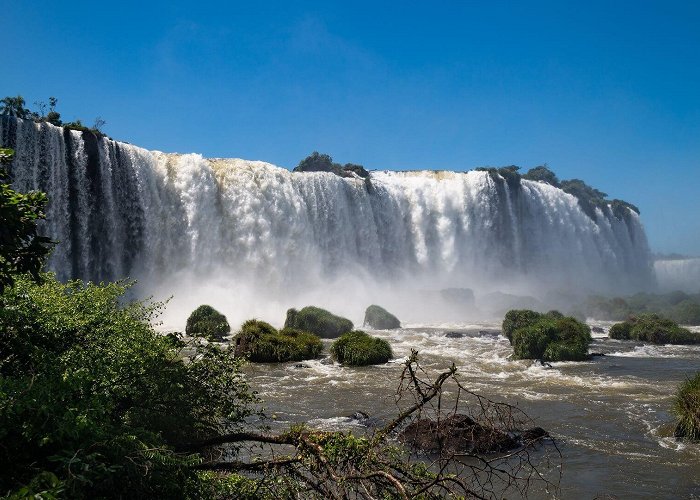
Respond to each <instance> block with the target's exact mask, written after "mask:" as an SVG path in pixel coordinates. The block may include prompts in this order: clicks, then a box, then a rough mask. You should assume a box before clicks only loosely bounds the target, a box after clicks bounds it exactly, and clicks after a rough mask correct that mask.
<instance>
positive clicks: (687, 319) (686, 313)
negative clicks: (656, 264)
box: [585, 291, 700, 325]
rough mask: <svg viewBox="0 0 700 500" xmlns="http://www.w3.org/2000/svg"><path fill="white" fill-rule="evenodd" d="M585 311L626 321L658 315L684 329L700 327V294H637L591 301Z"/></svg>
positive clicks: (605, 318)
mask: <svg viewBox="0 0 700 500" xmlns="http://www.w3.org/2000/svg"><path fill="white" fill-rule="evenodd" d="M585 309H586V312H587V314H588V315H589V316H591V317H594V318H597V319H603V320H609V321H624V320H625V319H627V318H629V317H630V316H637V315H640V314H658V315H660V316H663V317H665V318H668V319H671V320H673V321H675V322H676V323H680V324H682V325H700V294H688V293H685V292H681V291H675V292H670V293H665V294H652V293H638V294H635V295H632V296H629V297H624V298H623V297H613V298H608V297H602V296H599V295H594V296H591V297H588V299H587V300H586V303H585Z"/></svg>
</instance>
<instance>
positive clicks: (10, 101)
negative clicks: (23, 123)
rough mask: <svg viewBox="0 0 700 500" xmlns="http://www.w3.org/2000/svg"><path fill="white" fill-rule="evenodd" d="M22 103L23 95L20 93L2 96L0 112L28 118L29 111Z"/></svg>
mask: <svg viewBox="0 0 700 500" xmlns="http://www.w3.org/2000/svg"><path fill="white" fill-rule="evenodd" d="M24 105H25V102H24V97H22V96H21V95H18V96H15V97H11V96H8V97H4V98H3V99H2V100H0V114H3V115H7V116H14V117H15V118H22V119H24V118H28V117H29V114H30V111H29V110H28V109H27V108H25V107H24Z"/></svg>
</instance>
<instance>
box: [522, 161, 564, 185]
mask: <svg viewBox="0 0 700 500" xmlns="http://www.w3.org/2000/svg"><path fill="white" fill-rule="evenodd" d="M523 179H527V180H528V181H539V182H545V183H547V184H550V185H552V186H554V187H560V186H561V184H560V183H559V179H558V178H557V175H556V174H555V173H554V172H552V171H551V170H549V168H547V165H541V166H539V167H535V168H531V169H530V170H528V171H527V173H526V174H524V175H523Z"/></svg>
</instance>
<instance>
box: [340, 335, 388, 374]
mask: <svg viewBox="0 0 700 500" xmlns="http://www.w3.org/2000/svg"><path fill="white" fill-rule="evenodd" d="M331 353H332V354H333V357H334V358H335V359H336V360H338V362H339V363H342V364H344V365H350V366H366V365H379V364H382V363H386V362H388V361H389V360H390V359H391V358H392V356H393V353H392V352H391V346H389V343H388V342H387V341H386V340H383V339H379V338H377V337H372V336H370V335H368V334H366V333H365V332H362V331H360V330H356V331H353V332H349V333H345V334H343V335H341V336H340V338H339V339H338V340H336V341H335V342H333V345H331Z"/></svg>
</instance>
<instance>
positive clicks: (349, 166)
mask: <svg viewBox="0 0 700 500" xmlns="http://www.w3.org/2000/svg"><path fill="white" fill-rule="evenodd" d="M293 172H331V173H333V174H336V175H339V176H341V177H352V174H353V173H354V174H357V175H359V176H360V177H364V178H367V177H369V172H368V171H367V170H365V168H364V167H363V166H362V165H357V164H356V163H346V164H345V165H341V164H340V163H335V162H334V161H333V158H331V156H330V155H327V154H323V153H319V152H318V151H314V152H313V153H311V154H310V155H309V156H307V157H306V158H304V159H303V160H301V161H300V162H299V165H297V166H296V167H294V170H293Z"/></svg>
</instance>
